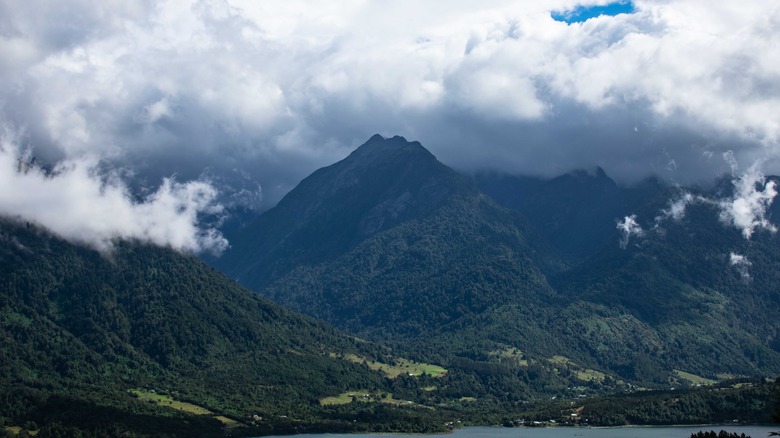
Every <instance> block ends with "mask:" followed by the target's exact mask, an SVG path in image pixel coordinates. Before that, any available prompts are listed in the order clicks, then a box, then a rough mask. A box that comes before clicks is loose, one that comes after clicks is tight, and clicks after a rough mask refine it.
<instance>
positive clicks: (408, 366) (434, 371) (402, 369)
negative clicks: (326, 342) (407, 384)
mask: <svg viewBox="0 0 780 438" xmlns="http://www.w3.org/2000/svg"><path fill="white" fill-rule="evenodd" d="M333 356H334V357H341V358H342V359H345V360H348V361H350V362H354V363H365V364H366V365H368V367H369V368H370V369H372V370H374V371H379V372H382V373H384V374H385V375H386V376H387V377H390V378H391V379H395V378H396V377H398V376H400V375H402V374H404V375H409V376H419V375H421V374H423V373H425V374H428V375H429V376H433V377H439V376H441V375H444V374H445V373H447V370H446V369H444V368H442V367H440V366H438V365H432V364H428V363H419V362H413V361H411V360H406V359H399V358H397V359H395V363H394V364H386V363H382V362H377V361H372V360H368V359H366V358H364V357H360V356H358V355H355V354H347V355H344V356H337V355H335V354H334V355H333Z"/></svg>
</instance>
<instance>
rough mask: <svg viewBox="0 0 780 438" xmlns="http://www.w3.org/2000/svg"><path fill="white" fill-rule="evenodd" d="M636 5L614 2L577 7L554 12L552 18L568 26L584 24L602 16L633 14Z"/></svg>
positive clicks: (626, 2)
mask: <svg viewBox="0 0 780 438" xmlns="http://www.w3.org/2000/svg"><path fill="white" fill-rule="evenodd" d="M634 10H635V9H634V3H633V2H630V1H621V2H614V3H610V4H607V5H600V6H598V5H597V6H582V5H580V6H577V8H575V9H571V10H568V11H562V12H560V11H553V12H552V14H551V15H552V18H553V20H555V21H562V22H564V23H567V24H572V23H583V22H585V21H587V20H588V19H590V18H594V17H598V16H601V15H609V16H615V15H619V14H631V13H633V12H634Z"/></svg>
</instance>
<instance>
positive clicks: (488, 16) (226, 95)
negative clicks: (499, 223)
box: [0, 0, 780, 200]
mask: <svg viewBox="0 0 780 438" xmlns="http://www.w3.org/2000/svg"><path fill="white" fill-rule="evenodd" d="M580 3H584V4H593V3H604V2H603V1H588V2H576V1H573V0H553V1H549V2H529V1H522V0H517V1H513V0H497V1H494V2H490V3H489V4H488V5H487V6H486V5H485V4H484V3H475V2H467V1H450V2H444V1H431V2H425V3H424V4H421V3H420V2H411V1H408V0H400V1H397V2H392V3H388V2H380V1H370V0H350V1H345V2H338V3H337V4H326V3H322V2H310V1H302V0H296V1H289V2H284V3H279V2H275V3H268V2H255V1H249V0H226V1H212V0H190V1H184V0H183V1H176V2H163V3H159V2H148V1H130V2H117V1H112V2H105V1H103V2H98V1H94V0H61V1H46V0H33V1H29V2H8V1H5V2H0V28H1V29H2V32H0V55H2V58H3V60H4V62H3V63H2V65H0V80H2V83H4V84H8V86H6V87H3V90H0V119H6V120H8V121H10V122H11V123H13V124H14V125H16V126H23V127H25V129H26V130H27V132H28V133H29V137H30V142H31V143H32V144H34V145H36V147H37V148H38V149H39V150H42V151H43V152H41V153H42V154H44V153H49V154H50V155H54V156H57V157H67V158H71V159H74V158H79V157H81V156H85V155H97V156H99V157H101V158H103V157H112V159H116V160H120V161H121V162H122V164H123V165H126V166H130V167H143V166H146V167H147V168H148V167H155V166H156V167H162V168H160V169H155V171H156V172H157V173H156V174H165V175H169V174H171V173H173V172H178V173H179V174H183V175H188V176H192V175H198V174H199V173H200V172H201V171H202V168H203V167H205V166H206V165H208V166H212V167H214V168H223V169H233V168H235V167H236V166H241V167H242V170H248V171H251V172H252V173H253V174H254V175H256V177H257V178H259V179H260V182H261V183H262V185H263V186H264V187H267V188H268V189H267V190H265V191H264V193H265V194H266V196H267V198H268V199H269V200H273V199H278V196H279V193H275V192H274V190H275V189H274V188H275V187H287V188H289V187H291V186H292V185H294V184H295V183H296V182H297V181H298V180H299V179H300V178H301V177H303V176H305V175H306V174H308V173H309V172H311V171H312V170H314V169H315V168H317V167H319V166H322V165H326V164H330V163H332V162H333V161H336V160H338V159H340V158H343V157H344V156H345V155H346V153H347V152H348V151H349V150H350V149H351V148H353V147H354V146H356V145H357V144H359V143H361V142H362V141H365V140H366V139H367V138H368V137H369V136H370V135H371V134H373V133H375V132H380V133H382V134H387V135H394V134H402V135H405V136H406V137H407V138H410V139H416V140H420V141H421V142H422V143H423V144H424V145H425V146H427V147H429V148H430V149H432V150H433V151H434V152H435V153H436V155H437V156H438V157H439V158H440V159H441V160H442V161H444V162H445V163H448V164H455V165H460V166H462V167H468V166H493V167H499V168H502V169H513V170H516V171H518V172H524V173H535V174H545V175H552V174H557V173H562V172H565V171H567V170H571V169H572V168H576V167H589V166H592V165H601V166H602V167H604V168H605V169H606V170H607V172H608V173H610V174H611V175H613V176H615V177H616V178H618V179H621V180H623V181H631V180H636V179H637V178H641V177H644V176H647V175H648V174H650V173H653V172H655V171H656V169H662V171H663V172H666V173H665V174H664V175H665V176H671V177H672V178H674V179H677V180H684V179H686V178H687V179H690V180H697V179H699V178H704V177H711V176H714V175H716V174H718V173H720V172H721V171H722V170H723V169H721V168H719V167H713V166H712V163H710V162H709V161H708V160H706V159H704V158H702V157H703V156H704V155H705V154H707V153H709V154H713V153H721V152H723V151H725V150H728V149H734V153H735V157H736V158H738V159H740V161H745V160H748V161H751V162H752V161H753V160H754V159H755V158H757V157H759V156H767V157H768V160H767V161H766V162H767V165H768V166H770V168H769V170H770V171H779V170H780V168H777V166H778V165H779V164H778V163H780V119H778V117H777V115H776V110H775V109H776V108H778V107H780V86H778V85H777V84H778V83H780V30H778V29H780V7H778V6H775V5H773V4H771V3H768V2H766V1H762V0H745V1H743V2H740V3H739V4H738V5H737V4H731V3H728V2H725V3H724V2H705V1H702V0H673V1H656V0H638V1H636V2H635V3H636V9H637V12H636V13H634V14H623V15H619V16H615V17H608V16H602V17H598V18H594V19H591V20H588V21H586V22H584V23H578V24H572V25H566V24H564V23H560V22H556V21H554V20H553V19H552V18H551V17H550V14H549V12H550V11H551V10H564V9H568V8H573V7H575V6H576V5H577V4H580ZM36 152H38V151H36ZM182 157H183V158H182ZM178 158H181V159H178ZM773 158H775V160H773ZM672 162H673V163H675V165H674V166H668V163H672ZM150 163H154V164H150ZM771 166H776V167H774V168H773V167H771ZM667 167H668V170H663V169H666V168H667ZM280 190H282V189H280ZM282 191H283V190H282Z"/></svg>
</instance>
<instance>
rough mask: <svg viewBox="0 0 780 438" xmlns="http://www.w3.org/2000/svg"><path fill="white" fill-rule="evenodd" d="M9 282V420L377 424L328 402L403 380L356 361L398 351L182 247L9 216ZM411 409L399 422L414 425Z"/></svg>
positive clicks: (248, 428)
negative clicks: (305, 311) (104, 239)
mask: <svg viewBox="0 0 780 438" xmlns="http://www.w3.org/2000/svg"><path fill="white" fill-rule="evenodd" d="M0 278H2V289H0V339H2V344H3V348H2V350H0V359H1V360H0V400H1V402H0V419H2V420H3V421H2V424H7V425H13V424H18V425H22V424H27V423H30V422H33V423H32V424H37V425H38V426H39V427H40V426H43V427H45V430H46V431H47V433H55V432H57V431H59V432H58V433H66V434H69V433H76V432H75V431H76V430H81V431H86V432H90V431H91V432H90V433H94V434H95V436H101V435H103V436H105V435H117V434H119V433H121V432H123V431H133V432H134V433H139V434H150V435H154V436H157V435H159V434H162V433H170V434H174V435H177V436H178V435H187V436H202V435H203V436H212V435H222V434H223V432H222V428H223V426H224V425H225V424H227V425H231V426H239V425H241V424H243V426H244V427H239V428H238V429H235V430H234V434H241V433H242V431H244V432H243V433H250V434H251V433H261V432H262V433H268V432H273V431H277V432H285V431H291V430H293V429H292V428H293V427H295V428H298V429H297V430H306V429H305V428H306V427H314V430H328V428H331V429H333V430H351V429H354V428H355V427H363V428H366V427H369V423H366V421H361V422H358V423H353V422H352V421H351V420H344V419H343V418H344V416H348V417H349V418H354V415H355V414H356V413H357V412H359V411H360V409H350V410H342V412H341V413H339V412H336V413H334V412H331V411H328V410H324V409H323V407H321V406H320V402H319V400H320V399H321V398H323V397H327V396H333V395H336V394H340V393H342V392H344V391H347V390H350V389H356V388H363V389H367V390H374V391H388V390H389V388H390V387H389V384H390V383H389V381H388V380H387V379H386V377H385V375H384V374H383V373H381V372H378V371H375V370H370V369H369V368H367V367H365V366H362V365H361V364H360V363H359V361H355V360H347V359H345V356H346V355H354V356H355V357H361V356H366V355H368V356H369V357H370V356H371V355H375V354H376V353H377V352H380V353H387V351H386V350H382V349H379V348H378V347H375V346H372V345H371V344H367V343H365V342H362V341H358V340H356V339H354V338H350V337H347V336H345V335H342V334H340V333H338V332H336V331H335V330H333V329H332V328H330V327H329V326H327V325H325V324H323V323H321V322H317V321H314V320H311V319H309V318H306V317H302V316H299V315H297V314H294V313H292V312H290V311H288V310H284V309H282V308H280V307H279V306H277V305H275V304H273V303H271V302H269V301H267V300H265V299H263V298H260V297H259V296H258V295H257V294H254V293H252V292H249V291H247V290H245V289H243V288H241V287H240V286H238V285H237V284H235V283H234V282H232V281H230V280H228V279H226V278H225V277H224V276H223V275H221V274H219V273H217V272H216V271H214V270H213V269H212V268H210V267H208V266H206V265H204V264H203V263H202V262H200V261H199V260H197V259H196V258H194V257H192V256H185V255H181V254H179V253H176V252H174V251H171V250H168V249H162V248H157V247H151V246H142V245H137V244H133V243H117V245H116V249H115V250H114V252H112V253H110V254H99V253H97V252H95V251H93V250H91V249H87V248H83V247H79V246H74V245H71V244H69V243H66V242H64V241H62V240H59V239H58V238H55V237H52V236H51V235H49V234H47V233H46V232H44V231H42V230H40V229H38V228H36V227H34V226H31V225H30V224H26V225H24V224H17V223H14V222H10V221H5V220H4V221H0ZM131 390H132V392H131ZM158 394H165V396H164V397H163V396H159V395H158ZM160 397H162V398H160ZM154 400H160V401H159V403H157V404H154V403H152V401H154ZM180 402H187V403H183V404H181V403H180ZM166 404H167V405H171V406H174V407H175V406H179V405H181V406H185V409H184V411H181V410H176V409H171V408H169V407H166ZM187 406H189V407H187ZM193 406H194V407H193ZM387 409H390V410H391V411H392V407H388V408H387ZM201 410H203V411H201ZM189 411H194V412H195V413H199V412H208V411H210V412H211V413H212V414H210V415H197V416H193V415H192V414H188V413H187V412H189ZM251 415H257V416H258V417H257V418H262V420H256V421H252V420H251V418H250V416H251ZM409 415H412V417H414V414H413V413H412V414H410V413H408V412H406V413H405V412H404V411H400V412H397V413H395V414H393V413H391V414H389V416H388V418H391V419H394V420H393V421H396V423H397V424H402V423H404V422H405V424H410V422H409V421H406V420H404V419H405V418H407V417H409ZM216 416H222V417H221V418H222V423H221V422H220V421H217V420H216V419H215V417H216ZM367 418H371V417H367ZM371 421H372V423H370V424H373V425H374V427H379V428H381V427H383V426H382V425H383V424H384V423H383V421H384V420H382V419H379V420H377V419H371ZM388 421H390V420H388ZM399 421H400V423H399ZM223 423H224V424H223ZM415 423H416V424H418V425H419V426H420V427H424V425H425V424H426V423H425V422H423V421H415ZM398 427H401V428H403V426H398ZM302 428H303V429H302ZM364 430H365V429H364Z"/></svg>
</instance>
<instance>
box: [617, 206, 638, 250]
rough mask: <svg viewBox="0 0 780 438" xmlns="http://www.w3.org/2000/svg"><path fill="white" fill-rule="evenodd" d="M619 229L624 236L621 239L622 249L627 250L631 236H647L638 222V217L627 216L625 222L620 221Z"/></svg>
mask: <svg viewBox="0 0 780 438" xmlns="http://www.w3.org/2000/svg"><path fill="white" fill-rule="evenodd" d="M617 229H618V231H620V233H621V234H622V237H621V238H620V247H621V248H623V249H625V248H626V247H627V246H628V241H629V239H630V238H631V236H637V237H642V236H644V235H645V232H644V230H643V229H642V227H641V226H640V225H639V223H638V222H637V221H636V215H634V214H632V215H631V216H626V217H625V218H623V221H622V222H621V221H618V223H617Z"/></svg>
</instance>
